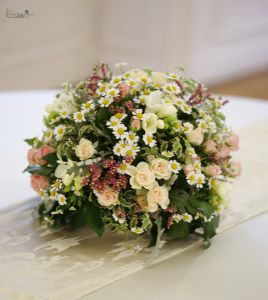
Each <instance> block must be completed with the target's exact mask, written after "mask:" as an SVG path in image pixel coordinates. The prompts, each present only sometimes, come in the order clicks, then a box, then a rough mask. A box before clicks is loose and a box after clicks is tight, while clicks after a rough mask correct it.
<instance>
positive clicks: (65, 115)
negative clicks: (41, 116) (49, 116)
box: [59, 110, 69, 119]
mask: <svg viewBox="0 0 268 300" xmlns="http://www.w3.org/2000/svg"><path fill="white" fill-rule="evenodd" d="M59 114H60V116H61V118H62V119H67V118H68V117H69V113H68V112H67V111H66V110H62V111H60V113H59Z"/></svg>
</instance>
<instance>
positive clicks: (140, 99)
mask: <svg viewBox="0 0 268 300" xmlns="http://www.w3.org/2000/svg"><path fill="white" fill-rule="evenodd" d="M146 96H147V95H140V97H139V101H140V102H139V103H140V104H142V105H145V97H146Z"/></svg>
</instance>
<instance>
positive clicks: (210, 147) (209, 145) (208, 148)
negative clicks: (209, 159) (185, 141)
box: [204, 140, 217, 153]
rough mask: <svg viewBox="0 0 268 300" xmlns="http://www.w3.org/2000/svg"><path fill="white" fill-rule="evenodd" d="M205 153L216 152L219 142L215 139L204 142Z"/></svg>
mask: <svg viewBox="0 0 268 300" xmlns="http://www.w3.org/2000/svg"><path fill="white" fill-rule="evenodd" d="M204 151H205V153H216V152H217V144H216V142H215V141H213V140H208V141H206V143H205V144H204Z"/></svg>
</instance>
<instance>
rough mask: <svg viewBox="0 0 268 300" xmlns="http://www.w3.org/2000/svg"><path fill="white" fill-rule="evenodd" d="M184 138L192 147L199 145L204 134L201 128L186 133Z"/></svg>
mask: <svg viewBox="0 0 268 300" xmlns="http://www.w3.org/2000/svg"><path fill="white" fill-rule="evenodd" d="M186 138H187V140H188V141H189V142H190V143H192V144H194V145H201V144H202V142H203V139H204V134H203V132H202V129H201V128H196V129H195V130H193V131H191V132H189V133H187V134H186Z"/></svg>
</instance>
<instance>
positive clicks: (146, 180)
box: [126, 162, 155, 190]
mask: <svg viewBox="0 0 268 300" xmlns="http://www.w3.org/2000/svg"><path fill="white" fill-rule="evenodd" d="M126 173H127V174H128V175H130V176H131V177H130V180H129V183H130V185H131V187H132V188H133V189H141V188H145V189H148V190H149V189H151V188H152V187H153V184H154V182H155V176H154V174H153V172H152V171H151V170H150V167H149V165H148V164H147V163H146V162H140V163H138V165H137V166H136V167H134V166H130V167H129V168H128V170H127V171H126Z"/></svg>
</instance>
